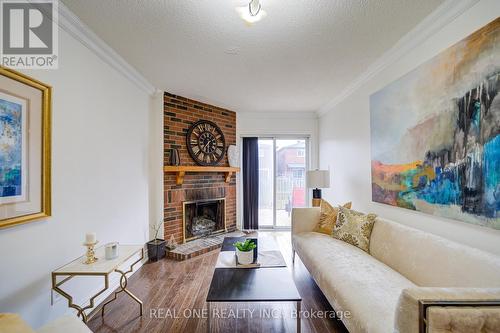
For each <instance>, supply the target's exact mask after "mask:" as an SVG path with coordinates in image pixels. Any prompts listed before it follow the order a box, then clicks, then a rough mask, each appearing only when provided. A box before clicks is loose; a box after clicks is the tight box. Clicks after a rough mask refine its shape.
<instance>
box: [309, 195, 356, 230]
mask: <svg viewBox="0 0 500 333" xmlns="http://www.w3.org/2000/svg"><path fill="white" fill-rule="evenodd" d="M351 205H352V202H348V203H346V204H344V206H343V207H345V208H351ZM320 207H321V215H320V218H319V222H318V224H317V225H316V228H314V231H316V232H320V233H322V234H327V235H329V236H331V235H332V232H333V227H335V222H336V221H337V215H338V209H337V208H336V207H332V205H330V204H329V203H328V202H326V201H325V200H321V205H320Z"/></svg>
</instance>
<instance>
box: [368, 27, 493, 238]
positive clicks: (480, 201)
mask: <svg viewBox="0 0 500 333" xmlns="http://www.w3.org/2000/svg"><path fill="white" fill-rule="evenodd" d="M370 125H371V174H372V200H373V201H375V202H379V203H384V204H389V205H393V206H398V207H402V208H407V209H412V210H417V211H421V212H425V213H429V214H434V215H439V216H444V217H448V218H452V219H456V220H461V221H464V222H468V223H473V224H476V225H482V226H486V227H490V228H494V229H500V18H497V19H496V20H494V21H493V22H491V23H489V24H487V25H486V26H484V27H482V28H481V29H479V30H478V31H476V32H474V33H473V34H471V35H469V36H468V37H467V38H465V39H463V40H462V41H460V42H458V43H457V44H455V45H453V46H451V47H449V48H448V49H446V50H444V51H443V52H441V53H440V54H438V55H437V56H435V57H434V58H432V59H430V60H429V61H427V62H425V63H424V64H422V65H420V66H419V67H417V68H416V69H415V70H413V71H411V72H409V73H408V74H406V75H404V76H403V77H401V78H400V79H398V80H396V81H394V82H392V83H391V84H389V85H388V86H386V87H384V88H383V89H381V90H379V91H377V92H376V93H374V94H373V95H371V96H370Z"/></svg>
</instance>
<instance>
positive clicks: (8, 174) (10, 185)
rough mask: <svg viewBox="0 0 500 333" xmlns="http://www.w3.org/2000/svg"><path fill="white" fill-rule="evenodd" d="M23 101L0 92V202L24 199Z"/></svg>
mask: <svg viewBox="0 0 500 333" xmlns="http://www.w3.org/2000/svg"><path fill="white" fill-rule="evenodd" d="M27 117H28V110H27V101H26V100H25V99H22V98H19V97H16V96H12V95H9V94H7V93H5V92H2V91H0V204H8V203H13V202H20V201H24V200H26V197H27V194H28V193H27V191H28V189H27V187H26V180H27V177H28V170H27V169H26V158H27V152H26V149H27V134H28V133H27V128H26V124H27Z"/></svg>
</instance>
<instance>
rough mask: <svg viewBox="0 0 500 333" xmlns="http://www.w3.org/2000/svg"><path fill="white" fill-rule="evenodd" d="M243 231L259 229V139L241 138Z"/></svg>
mask: <svg viewBox="0 0 500 333" xmlns="http://www.w3.org/2000/svg"><path fill="white" fill-rule="evenodd" d="M242 172H243V229H258V228H259V139H258V138H243V170H242Z"/></svg>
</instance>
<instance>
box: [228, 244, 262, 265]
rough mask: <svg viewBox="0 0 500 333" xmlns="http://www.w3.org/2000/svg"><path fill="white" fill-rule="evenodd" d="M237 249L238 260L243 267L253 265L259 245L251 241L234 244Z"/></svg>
mask: <svg viewBox="0 0 500 333" xmlns="http://www.w3.org/2000/svg"><path fill="white" fill-rule="evenodd" d="M233 246H234V247H235V248H236V258H237V259H238V263H239V264H241V265H249V264H251V263H253V259H254V258H253V252H254V249H255V248H256V247H257V245H256V244H255V243H254V242H253V241H252V240H250V239H247V240H245V241H244V242H236V243H234V244H233Z"/></svg>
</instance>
